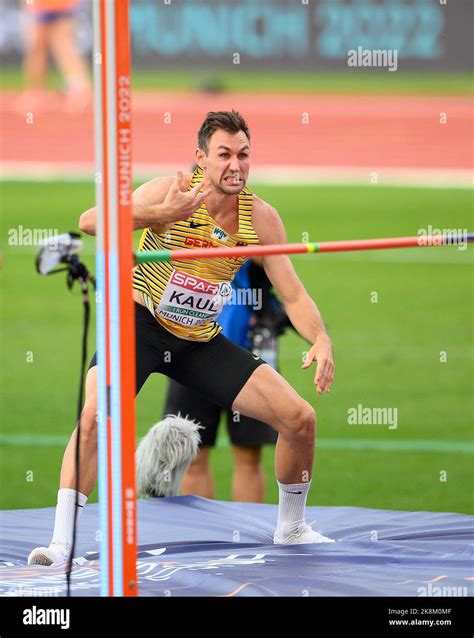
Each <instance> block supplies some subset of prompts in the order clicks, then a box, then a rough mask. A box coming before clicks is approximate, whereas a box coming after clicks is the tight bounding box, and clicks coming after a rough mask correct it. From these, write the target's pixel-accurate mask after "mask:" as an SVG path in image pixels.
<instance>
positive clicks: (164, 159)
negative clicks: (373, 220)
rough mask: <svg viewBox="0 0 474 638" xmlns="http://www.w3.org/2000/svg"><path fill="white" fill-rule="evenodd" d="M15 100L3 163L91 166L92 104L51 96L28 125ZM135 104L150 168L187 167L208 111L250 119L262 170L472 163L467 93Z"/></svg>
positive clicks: (444, 167) (8, 103)
mask: <svg viewBox="0 0 474 638" xmlns="http://www.w3.org/2000/svg"><path fill="white" fill-rule="evenodd" d="M18 98H19V96H18V94H17V93H14V92H8V93H3V95H2V96H1V105H0V115H1V117H2V121H3V127H2V142H3V143H2V148H1V160H2V164H3V166H4V167H5V166H8V165H10V164H11V163H18V162H35V163H37V162H40V163H46V162H54V163H55V164H58V165H59V164H60V165H61V166H62V168H63V169H64V168H68V167H69V168H70V169H71V170H72V171H73V170H74V168H75V166H76V168H77V166H78V165H79V164H80V165H81V166H82V167H84V166H92V165H93V164H92V163H93V157H94V147H93V146H94V141H93V116H92V110H91V109H89V110H87V111H86V112H85V113H82V114H70V113H66V112H65V111H64V110H63V109H62V108H61V105H60V103H59V102H58V101H57V99H56V98H55V99H52V100H51V102H50V103H49V104H47V105H45V106H43V108H38V109H35V110H33V111H32V115H33V121H32V122H31V121H30V123H28V122H27V112H26V109H25V108H24V105H22V106H21V107H19V106H18V103H19V99H18ZM133 104H134V107H133V108H134V121H133V132H134V136H133V154H134V162H135V163H136V164H140V165H145V166H146V165H150V166H151V165H155V166H156V165H160V166H173V167H174V166H183V167H184V168H185V167H186V166H188V165H189V164H190V163H191V162H192V160H193V157H194V150H195V144H196V131H197V129H198V127H199V124H200V122H201V121H202V119H203V117H204V116H205V114H206V113H207V112H208V111H210V110H220V109H230V108H235V109H238V110H240V111H241V112H242V113H243V115H244V116H245V117H246V118H247V119H248V122H249V125H250V128H251V133H252V142H253V158H252V159H253V163H254V165H255V166H257V167H258V166H263V165H264V166H275V167H283V166H292V167H293V168H298V167H299V168H301V169H304V168H308V167H333V168H334V169H337V167H342V166H345V167H348V166H350V167H354V169H355V170H357V169H361V168H365V169H369V170H373V171H377V170H380V169H383V168H386V167H390V168H395V169H410V170H413V171H416V170H420V169H436V170H441V171H448V172H449V171H451V172H452V171H464V172H465V171H466V170H468V169H469V168H471V166H472V150H471V139H472V124H473V109H472V104H473V102H472V101H471V100H470V99H469V98H462V97H353V96H346V97H344V96H337V97H331V96H288V97H286V96H282V95H274V96H272V95H265V96H252V95H240V94H225V95H214V96H209V95H200V94H185V93H183V94H177V93H136V94H135V95H134V97H133ZM443 113H444V114H446V123H445V124H442V123H440V118H441V117H442V115H441V114H443ZM30 119H31V118H30ZM165 120H166V121H167V122H168V123H165ZM304 122H307V123H304Z"/></svg>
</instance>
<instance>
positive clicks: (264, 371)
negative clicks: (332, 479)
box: [232, 364, 333, 544]
mask: <svg viewBox="0 0 474 638" xmlns="http://www.w3.org/2000/svg"><path fill="white" fill-rule="evenodd" d="M232 410H233V411H237V412H240V413H241V414H244V415H246V416H249V417H251V418H253V419H258V420H259V421H263V422H264V423H268V424H269V425H271V426H273V427H274V428H275V429H276V430H278V440H277V445H276V450H275V473H276V477H277V481H278V491H279V507H278V521H277V527H276V532H275V535H274V542H275V543H278V544H280V543H284V544H299V543H328V542H333V541H332V539H330V538H327V537H326V536H323V535H322V534H320V533H319V532H317V531H316V530H314V529H312V528H311V527H310V526H309V525H308V524H307V523H306V520H305V508H306V498H307V495H308V491H309V487H310V479H311V474H312V467H313V455H314V436H315V430H316V414H315V412H314V410H313V408H312V407H311V406H310V405H309V403H308V402H307V401H305V400H304V399H302V398H301V397H300V396H299V395H298V394H297V392H296V391H295V390H294V389H293V388H292V387H291V386H290V385H289V384H288V383H287V382H286V381H285V379H283V377H282V376H281V375H279V374H278V372H276V371H275V370H274V369H273V368H271V367H270V366H269V365H267V364H265V365H261V366H260V367H258V368H257V369H256V370H255V372H254V373H253V374H252V376H251V377H250V379H249V380H248V381H247V383H246V384H245V385H244V387H243V388H242V390H241V391H240V392H239V394H238V395H237V397H236V399H235V401H234V404H233V406H232Z"/></svg>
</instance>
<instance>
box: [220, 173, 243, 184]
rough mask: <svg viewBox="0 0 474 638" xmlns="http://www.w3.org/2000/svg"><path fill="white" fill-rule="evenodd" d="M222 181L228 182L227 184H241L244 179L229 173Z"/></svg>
mask: <svg viewBox="0 0 474 638" xmlns="http://www.w3.org/2000/svg"><path fill="white" fill-rule="evenodd" d="M224 181H226V182H228V183H229V184H242V182H243V181H244V180H243V179H240V177H234V176H233V175H230V176H229V177H225V178H224Z"/></svg>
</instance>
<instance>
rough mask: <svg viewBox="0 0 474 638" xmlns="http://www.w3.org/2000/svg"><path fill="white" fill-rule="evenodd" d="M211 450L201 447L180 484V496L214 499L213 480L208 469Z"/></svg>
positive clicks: (207, 447)
mask: <svg viewBox="0 0 474 638" xmlns="http://www.w3.org/2000/svg"><path fill="white" fill-rule="evenodd" d="M210 450H211V448H210V447H209V446H207V445H205V446H203V447H202V448H201V449H200V450H199V453H198V455H197V457H196V459H195V460H194V461H193V462H192V463H191V465H190V466H189V468H188V471H187V472H186V474H185V475H184V477H183V480H182V482H181V494H194V495H195V496H202V497H203V498H214V480H213V478H212V474H211V470H210V468H209V453H210Z"/></svg>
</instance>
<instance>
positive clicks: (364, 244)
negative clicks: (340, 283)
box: [135, 233, 474, 264]
mask: <svg viewBox="0 0 474 638" xmlns="http://www.w3.org/2000/svg"><path fill="white" fill-rule="evenodd" d="M472 241H474V233H467V234H465V235H459V237H457V236H454V235H432V236H425V237H423V236H416V237H389V238H385V239H354V240H347V241H326V242H320V243H314V242H312V243H305V244H267V245H258V246H235V247H227V246H226V247H224V248H193V249H192V250H191V249H187V248H179V249H176V250H140V251H137V252H136V253H135V263H137V264H144V263H148V262H160V261H171V260H174V261H179V260H181V259H212V258H217V257H252V256H258V255H293V254H298V253H303V254H304V253H334V252H346V251H353V250H379V249H383V248H422V247H426V246H452V245H460V244H461V243H468V242H472Z"/></svg>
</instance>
